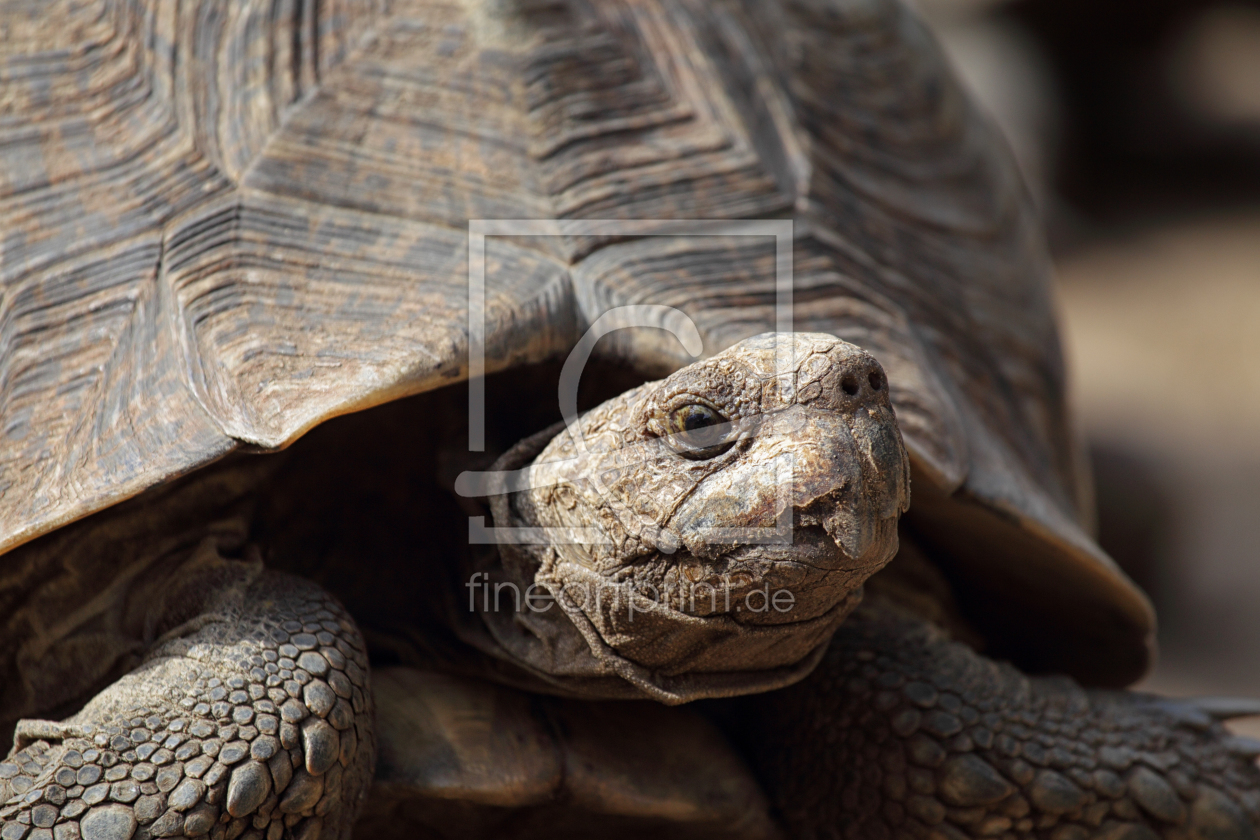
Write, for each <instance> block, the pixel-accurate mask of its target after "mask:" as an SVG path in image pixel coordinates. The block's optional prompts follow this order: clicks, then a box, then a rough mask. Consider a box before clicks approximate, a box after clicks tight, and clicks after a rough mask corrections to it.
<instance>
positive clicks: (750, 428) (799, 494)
mask: <svg viewBox="0 0 1260 840" xmlns="http://www.w3.org/2000/svg"><path fill="white" fill-rule="evenodd" d="M528 485H529V489H527V490H523V491H520V492H517V493H515V494H512V495H511V496H507V497H500V499H501V500H502V501H500V502H499V503H498V504H497V506H496V509H495V514H496V521H497V522H499V524H501V525H504V524H511V525H516V526H527V527H533V528H536V529H540V530H536V531H534V532H532V533H533V534H535V535H539V534H541V535H543V536H544V539H542V540H539V541H538V542H540V543H541V544H539V545H535V546H531V547H530V548H529V549H528V550H526V551H525V552H524V553H523V554H524V557H525V558H527V559H526V560H525V562H526V564H527V565H528V566H529V567H530V568H531V569H532V572H533V576H534V582H535V583H537V584H538V585H540V586H542V587H545V588H546V589H547V590H548V591H549V592H550V593H551V594H552V595H553V596H554V597H555V598H556V600H557V601H558V602H559V603H560V604H561V606H562V607H564V609H565V611H566V613H567V614H568V616H569V618H570V619H571V620H573V621H574V622H575V623H576V624H578V625H579V626H580V627H581V628H583V630H584V635H585V636H586V637H587V641H588V643H592V645H593V647H594V648H598V649H599V650H601V651H603V652H604V653H606V654H607V655H609V656H612V657H619V658H623V659H624V660H627V661H629V662H632V663H635V664H637V665H638V666H641V667H642V668H645V669H647V670H648V671H650V672H651V673H654V674H674V675H683V674H693V675H694V674H700V673H705V674H719V673H721V674H726V675H728V676H729V677H730V680H729V681H730V682H732V685H733V684H734V682H735V681H736V680H735V677H734V675H735V674H736V673H745V674H746V673H748V672H758V671H767V670H770V671H782V670H783V669H789V670H790V669H793V668H797V669H799V668H800V667H805V665H804V664H803V663H805V662H806V660H809V659H810V657H811V654H814V653H815V652H819V651H821V648H822V646H824V645H825V644H826V641H827V639H828V638H829V637H830V635H831V633H832V631H833V630H834V629H835V627H836V626H837V625H838V624H839V622H840V621H841V620H843V618H844V617H845V616H846V615H847V614H848V613H849V611H851V610H852V609H853V607H854V606H856V604H857V602H858V600H859V599H860V597H861V587H862V584H863V582H864V581H865V580H866V579H867V578H868V577H869V576H870V575H872V574H873V573H875V572H876V571H878V570H879V569H880V568H881V567H882V566H883V565H884V564H885V563H887V562H888V561H889V560H890V559H891V558H892V557H893V555H894V554H895V553H896V551H897V520H898V518H899V517H900V515H901V514H902V513H903V512H904V511H905V509H906V508H907V506H908V504H909V465H908V461H907V457H906V453H905V449H904V448H903V445H902V441H901V435H900V432H899V431H898V428H897V423H896V419H895V417H894V414H893V409H892V406H891V403H890V402H889V398H888V386H887V379H886V377H885V375H884V371H883V369H882V368H881V367H880V365H879V363H878V362H877V361H876V360H875V359H874V358H873V357H872V356H871V355H870V354H868V353H866V352H865V351H863V350H861V349H859V348H857V347H855V346H853V345H851V344H847V343H845V342H843V341H841V340H839V339H836V338H834V337H832V336H829V335H822V334H813V333H804V334H801V333H798V334H787V333H784V334H778V335H776V334H764V335H761V336H757V337H755V338H751V339H748V340H747V341H744V342H742V343H740V344H737V345H735V346H733V347H731V348H730V349H728V350H726V351H724V352H722V353H720V354H719V355H717V356H714V357H712V358H709V359H706V360H703V361H700V362H696V363H695V364H692V365H690V366H688V367H686V368H683V369H681V370H679V371H678V372H676V373H674V374H673V375H671V376H669V377H668V378H666V379H664V380H661V381H659V382H652V383H648V384H646V385H643V386H640V387H639V388H636V389H634V390H632V391H629V392H627V393H625V394H623V395H621V396H620V397H617V398H615V399H612V400H610V401H608V402H606V403H604V404H603V405H601V406H599V407H598V408H596V409H594V410H592V411H590V412H588V413H587V414H585V415H584V416H582V417H581V418H580V419H579V420H578V422H576V423H574V424H571V426H570V427H569V428H568V429H567V430H562V431H561V432H560V433H559V434H556V435H555V436H554V437H553V438H552V439H551V440H550V442H549V443H548V444H547V445H546V446H545V447H544V448H543V449H542V451H541V452H538V454H537V455H536V457H535V458H534V459H533V462H532V464H531V465H530V467H529V468H528ZM592 634H595V636H597V637H598V638H595V637H594V636H592ZM780 676H782V675H780ZM693 681H694V680H693ZM721 681H722V680H719V682H721ZM759 687H765V686H759ZM731 690H733V689H731ZM743 690H749V689H747V688H745V689H743ZM704 693H727V691H721V692H712V691H705V692H704Z"/></svg>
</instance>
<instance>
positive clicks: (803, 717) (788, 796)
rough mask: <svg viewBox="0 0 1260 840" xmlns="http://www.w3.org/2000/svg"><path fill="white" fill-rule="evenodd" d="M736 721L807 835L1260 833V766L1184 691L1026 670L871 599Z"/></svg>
mask: <svg viewBox="0 0 1260 840" xmlns="http://www.w3.org/2000/svg"><path fill="white" fill-rule="evenodd" d="M740 703H741V709H740V711H741V714H740V715H739V721H740V722H741V723H742V724H744V725H746V726H749V727H751V729H750V730H743V731H740V730H739V728H738V727H733V728H732V731H733V734H735V736H736V737H737V738H740V739H741V740H744V741H745V744H746V746H747V747H748V749H749V750H750V751H751V753H752V759H753V764H754V767H755V768H756V769H757V770H758V771H759V772H760V774H761V776H762V778H763V781H764V783H765V784H766V787H767V789H768V793H769V794H770V797H771V799H772V801H773V802H774V804H775V805H776V806H777V808H778V809H779V811H780V814H781V816H782V817H783V819H784V820H785V822H786V824H787V826H788V828H789V830H790V832H791V835H792V836H793V837H798V838H813V837H828V838H830V837H846V838H892V837H919V838H933V840H936V839H937V838H941V840H946V838H970V837H975V838H981V837H1006V838H1034V837H1035V838H1044V839H1045V840H1086V838H1108V840H1153V838H1159V837H1166V838H1179V840H1182V839H1183V840H1209V838H1210V840H1254V838H1255V837H1256V836H1257V833H1256V826H1257V824H1258V823H1260V771H1258V770H1257V768H1256V766H1255V764H1254V756H1255V751H1254V750H1252V749H1250V748H1251V746H1252V743H1251V742H1250V741H1247V740H1244V739H1238V738H1231V736H1230V735H1229V733H1228V732H1227V731H1226V730H1225V729H1224V727H1222V726H1221V725H1220V723H1218V722H1217V721H1216V720H1214V719H1213V717H1212V716H1211V715H1210V714H1208V712H1209V711H1212V709H1211V707H1210V706H1208V707H1206V709H1205V708H1200V707H1198V706H1196V705H1194V704H1192V703H1190V702H1188V701H1183V702H1177V701H1171V700H1163V699H1160V698H1156V697H1152V696H1150V695H1141V694H1135V693H1130V692H1120V691H1087V690H1084V689H1082V688H1080V687H1079V686H1077V685H1076V684H1075V683H1073V682H1072V681H1071V680H1068V679H1066V678H1028V677H1026V676H1024V675H1023V674H1020V673H1019V672H1017V671H1016V670H1015V669H1013V668H1011V667H1009V666H1007V665H1004V664H999V663H996V662H993V661H991V660H989V659H986V658H984V657H983V656H980V655H978V654H976V653H975V652H974V651H972V650H971V649H970V648H968V647H965V646H964V645H961V644H958V643H955V642H951V641H948V640H947V639H945V638H944V637H943V635H942V634H941V633H940V632H939V631H937V630H936V629H935V628H933V627H932V626H930V625H927V624H924V623H922V622H920V621H918V620H916V619H912V618H909V617H907V616H905V615H900V614H898V613H896V612H895V611H893V610H892V609H888V608H886V607H885V608H882V609H881V608H879V607H863V608H862V609H860V610H859V611H858V612H857V613H855V614H854V615H853V616H851V617H850V618H849V620H848V621H847V622H846V623H845V625H843V626H842V627H841V629H840V631H839V633H838V634H837V636H836V639H835V641H834V642H833V644H832V646H831V648H830V651H829V653H828V655H827V658H826V660H824V662H823V664H822V665H820V666H819V669H818V671H816V672H815V673H814V675H813V676H811V677H810V678H808V679H806V680H805V681H803V682H802V683H800V684H798V685H796V686H794V687H792V688H788V689H785V690H783V691H778V692H773V693H771V694H767V695H762V696H760V697H756V698H748V699H747V700H743V701H740Z"/></svg>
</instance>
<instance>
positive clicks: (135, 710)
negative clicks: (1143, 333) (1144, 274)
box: [0, 0, 1260, 840]
mask: <svg viewBox="0 0 1260 840" xmlns="http://www.w3.org/2000/svg"><path fill="white" fill-rule="evenodd" d="M3 22H4V24H5V27H6V35H7V37H6V38H5V39H4V46H3V58H2V59H0V67H2V68H3V69H2V70H0V74H3V78H4V83H5V96H4V100H3V106H2V107H3V109H4V111H3V113H4V120H3V127H2V129H0V130H2V131H3V132H4V139H3V145H4V149H5V152H4V155H3V158H2V159H0V193H2V194H3V196H4V198H3V204H2V208H3V209H2V210H0V212H3V214H4V218H5V223H4V231H5V234H4V238H3V240H2V242H3V244H2V245H0V248H2V249H3V250H2V251H0V253H2V255H3V257H2V259H0V272H3V276H4V287H3V288H4V292H3V297H0V312H2V314H0V324H2V325H3V342H2V343H0V399H2V403H0V414H2V415H3V418H4V426H3V435H4V437H3V445H2V446H0V453H3V458H2V461H0V476H2V478H0V492H3V496H4V501H5V504H4V506H3V509H2V510H0V522H2V527H0V540H2V547H3V549H4V550H5V551H6V552H7V554H6V556H5V557H4V559H3V560H2V561H0V564H2V565H0V570H2V571H0V581H3V587H2V588H0V593H3V594H2V600H0V617H2V618H3V622H2V625H0V626H2V627H3V631H2V636H0V638H3V639H4V642H5V643H4V645H3V646H0V651H2V653H0V673H3V674H4V680H3V686H2V687H0V718H2V719H3V721H4V724H3V725H4V726H5V727H6V728H12V730H13V732H14V745H13V750H12V752H11V753H10V754H9V756H8V758H7V759H6V760H5V761H4V762H0V803H3V804H2V805H0V822H2V823H3V827H2V828H0V838H3V840H14V838H40V840H44V838H49V837H53V838H58V839H59V840H64V838H73V837H84V838H88V840H97V838H107V839H108V840H117V839H118V838H133V837H134V838H148V837H168V836H181V835H182V836H194V837H196V836H209V837H211V838H216V840H217V838H237V837H248V838H251V839H252V838H261V837H267V838H269V840H276V838H281V837H285V838H302V840H311V838H317V837H327V838H334V837H348V836H351V834H352V833H354V834H357V835H358V836H366V837H390V836H400V837H404V836H405V837H414V836H417V835H420V836H430V835H432V836H491V837H498V836H507V835H509V834H510V835H511V836H516V837H528V836H534V835H541V834H544V833H545V834H547V835H548V836H550V837H555V836H589V834H590V833H591V832H592V831H594V830H599V831H601V832H603V833H605V834H608V835H610V836H611V835H617V834H619V833H620V834H624V835H626V836H641V835H642V833H643V832H645V831H654V832H657V833H658V834H661V835H662V836H681V835H686V836H689V837H698V836H699V837H704V836H714V837H774V836H794V837H814V836H817V837H836V836H841V835H843V836H845V837H858V838H862V837H873V838H875V837H879V838H883V837H892V836H897V837H901V836H905V837H931V838H938V837H945V838H956V837H960V836H962V837H981V836H1008V837H1045V838H1050V837H1053V838H1055V840H1067V838H1080V837H1087V836H1105V837H1115V838H1119V837H1125V838H1141V837H1150V836H1167V837H1186V838H1190V837H1194V838H1207V837H1212V838H1250V837H1254V836H1255V831H1256V828H1255V827H1256V825H1257V822H1258V821H1260V790H1258V785H1260V775H1258V774H1257V772H1256V770H1255V768H1254V766H1253V765H1252V759H1253V758H1254V757H1255V754H1256V750H1254V749H1253V748H1252V745H1251V744H1250V742H1247V741H1245V740H1242V739H1238V738H1234V737H1231V736H1230V735H1229V734H1228V732H1227V731H1226V730H1225V729H1224V728H1223V726H1222V724H1221V723H1220V721H1221V720H1223V719H1226V718H1228V717H1231V716H1233V715H1237V714H1247V713H1255V712H1257V711H1260V708H1258V707H1257V706H1256V705H1255V704H1253V703H1249V702H1246V701H1231V700H1222V699H1217V700H1203V701H1171V700H1165V699H1160V698H1156V697H1152V696H1148V695H1142V694H1134V693H1126V692H1123V691H1119V690H1118V689H1120V688H1122V687H1123V686H1125V685H1128V684H1130V683H1131V682H1133V681H1134V680H1135V679H1137V678H1138V677H1139V676H1140V675H1141V674H1142V673H1144V671H1145V670H1146V668H1147V667H1148V666H1149V663H1150V660H1151V656H1152V654H1153V644H1152V641H1151V640H1152V638H1153V629H1154V619H1153V616H1152V612H1151V609H1150V606H1149V604H1148V602H1147V601H1146V599H1145V597H1144V596H1143V595H1142V593H1141V592H1140V591H1139V590H1138V589H1137V588H1136V587H1135V586H1134V585H1133V584H1132V583H1131V582H1130V581H1129V580H1128V579H1127V578H1126V577H1125V576H1124V574H1123V573H1122V572H1121V571H1120V570H1119V569H1118V568H1117V567H1116V566H1115V565H1114V563H1112V562H1111V561H1110V560H1109V558H1108V557H1107V556H1106V555H1105V554H1104V553H1103V552H1102V551H1101V549H1099V547H1098V546H1097V544H1096V543H1095V542H1094V540H1093V539H1092V538H1091V536H1090V506H1091V500H1090V488H1089V481H1088V473H1087V470H1086V469H1085V467H1084V465H1083V463H1082V460H1081V458H1082V456H1081V449H1080V446H1079V444H1078V440H1077V436H1076V432H1075V430H1074V428H1073V425H1072V418H1071V414H1070V410H1069V405H1068V400H1067V397H1066V387H1065V373H1064V369H1063V363H1062V359H1061V352H1060V349H1059V345H1058V339H1057V333H1056V327H1055V322H1054V315H1053V292H1052V287H1051V275H1050V269H1049V262H1048V258H1047V256H1046V252H1045V248H1044V245H1043V243H1042V240H1041V236H1040V233H1039V232H1038V227H1037V221H1036V219H1035V217H1034V215H1033V213H1032V211H1031V209H1030V203H1029V200H1028V197H1027V195H1026V193H1025V191H1024V188H1023V186H1022V184H1021V182H1020V179H1019V177H1018V174H1017V173H1016V170H1015V169H1014V167H1013V165H1012V163H1011V160H1010V158H1009V155H1008V154H1007V152H1006V151H1005V148H1004V146H1003V144H1002V143H1001V141H1000V140H999V139H998V138H997V136H996V135H995V133H994V130H993V129H992V128H991V126H990V125H989V123H988V122H987V121H986V120H985V119H984V118H983V117H982V116H981V115H979V114H978V113H977V112H976V110H975V109H974V107H973V106H972V105H971V104H970V103H969V101H968V100H967V98H966V96H965V95H964V94H963V93H962V92H961V91H960V89H959V88H958V86H957V84H956V83H955V81H954V80H953V78H952V76H951V74H950V73H949V71H948V68H947V67H946V65H945V62H944V61H943V60H942V58H941V56H940V53H939V51H938V49H937V47H936V46H935V44H934V42H933V41H932V39H931V37H930V36H929V35H928V34H927V32H926V31H925V30H924V28H923V27H922V25H921V24H920V23H919V22H918V20H917V19H916V18H915V16H914V15H913V13H911V12H910V11H909V10H907V9H906V8H905V7H904V6H902V5H900V4H899V3H897V2H894V0H764V2H757V3H753V2H741V1H740V0H720V2H714V3H698V2H691V0H625V2H615V1H614V0H550V2H540V1H539V0H461V2H450V3H441V2H436V0H423V1H422V0H398V1H397V2H393V3H384V2H367V0H362V1H361V2H344V1H343V0H337V1H336V2H326V3H291V2H274V3H268V2H263V0H256V2H246V3H238V4H217V3H213V2H204V3H195V4H182V5H176V4H170V3H162V2H155V1H154V0H132V2H122V0H118V2H108V0H100V2H65V3H57V4H54V5H51V6H49V5H47V4H42V3H41V4H34V3H32V4H20V3H17V4H9V5H7V6H6V7H5V8H4V9H3ZM538 219H553V220H557V221H556V222H555V223H554V224H551V225H539V224H537V223H534V222H520V223H519V224H518V225H517V226H516V227H506V228H504V227H494V226H489V227H488V226H486V223H484V222H482V221H478V220H538ZM644 220H648V224H647V226H646V227H645V226H644V225H643V224H641V223H642V222H643V221H644ZM670 220H674V221H670ZM679 220H682V221H679ZM747 220H760V221H759V223H758V225H756V226H751V227H750V226H747V225H744V226H740V224H738V223H739V222H742V221H747ZM487 230H494V231H500V230H502V231H506V233H504V234H502V235H499V234H494V235H486V234H485V231H487ZM479 232H480V233H479ZM781 232H782V233H781ZM540 234H546V235H540ZM478 237H480V238H478ZM478 243H480V244H478ZM470 277H471V278H474V280H475V278H476V277H481V278H482V285H480V286H478V285H477V283H476V282H472V283H471V285H470V279H469V278H470ZM784 281H790V282H784ZM477 289H480V291H476V290H477ZM622 327H625V328H624V329H622ZM614 328H616V329H615V330H614ZM667 333H672V334H673V335H672V336H671V335H668V334H667ZM478 351H480V352H478ZM588 355H589V356H590V357H591V358H590V360H589V362H587V363H585V364H583V362H584V360H585V359H586V357H587V356H588ZM575 360H576V361H575ZM579 374H580V376H579ZM557 389H559V392H560V394H561V397H562V399H561V400H560V404H559V405H557V404H556V403H554V402H553V397H552V395H553V394H556V393H557ZM579 408H581V409H582V412H581V413H579V411H578V409H579ZM474 409H484V411H480V412H478V411H474ZM342 415H344V416H342ZM470 430H471V431H470ZM911 484H913V500H912V497H911V492H910V487H911ZM478 517H481V518H480V519H479V518H478ZM487 522H489V523H490V526H489V527H491V528H493V530H489V529H488V527H487ZM697 595H698V597H697ZM465 599H466V600H465ZM1081 686H1086V687H1081ZM596 701H598V702H596ZM373 779H375V781H374V782H373ZM356 818H358V822H357V826H358V827H357V828H356Z"/></svg>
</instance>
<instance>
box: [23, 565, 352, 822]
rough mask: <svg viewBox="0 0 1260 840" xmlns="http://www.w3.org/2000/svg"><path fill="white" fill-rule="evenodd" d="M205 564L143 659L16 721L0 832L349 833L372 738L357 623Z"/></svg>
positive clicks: (316, 593) (299, 590) (237, 570)
mask: <svg viewBox="0 0 1260 840" xmlns="http://www.w3.org/2000/svg"><path fill="white" fill-rule="evenodd" d="M202 571H203V572H206V573H205V574H202V575H201V576H200V577H199V579H198V580H196V581H190V582H189V586H188V587H187V589H186V591H185V593H184V594H183V596H182V597H181V598H179V599H177V601H178V606H177V607H176V608H175V609H173V610H172V611H170V619H169V621H170V623H173V624H174V625H175V626H174V627H173V628H172V629H171V630H170V631H168V632H167V633H166V635H165V636H159V641H158V643H157V644H156V645H155V646H154V648H153V649H152V651H151V653H150V654H149V655H148V656H147V657H146V659H145V661H144V662H143V664H141V666H140V667H138V668H137V669H136V670H134V671H132V672H131V673H130V674H128V675H127V676H125V677H123V678H122V679H120V680H119V681H118V682H116V683H114V684H113V685H111V686H110V687H109V688H107V689H106V690H105V691H103V692H102V693H101V694H99V695H97V696H96V697H95V698H94V699H93V700H92V701H91V702H89V703H88V704H87V706H85V707H84V708H83V710H82V711H80V712H79V713H78V714H76V715H75V716H74V717H72V718H70V719H68V720H66V721H63V722H60V723H57V722H53V721H23V722H22V723H21V724H20V725H19V726H18V729H17V733H16V737H15V744H14V751H13V753H12V754H11V755H10V756H9V757H8V758H7V759H6V760H5V761H4V762H2V763H0V824H2V825H0V838H3V840H73V838H83V839H84V840H147V838H154V837H179V836H187V837H210V838H212V840H235V838H240V837H243V838H248V840H262V839H263V838H267V840H280V838H286V839H287V838H292V840H298V839H299V838H300V840H315V838H343V837H349V833H350V827H351V825H352V823H353V820H354V817H355V815H356V813H357V810H358V806H359V802H360V800H361V798H362V795H363V793H364V791H365V790H366V788H367V785H368V783H369V781H370V779H371V769H372V762H373V753H374V746H375V744H374V736H373V729H372V707H371V700H370V695H369V689H368V682H367V658H366V656H365V654H364V646H363V642H362V639H361V638H360V636H359V633H358V630H357V629H356V628H355V626H354V624H353V622H352V621H351V619H350V617H349V616H348V615H347V614H346V612H345V611H344V610H343V609H342V608H341V606H340V605H339V604H337V603H336V602H335V601H333V600H332V599H331V598H330V597H329V596H328V595H327V594H325V593H324V592H323V591H322V590H320V589H319V588H318V587H317V586H315V585H314V584H312V583H310V582H308V581H304V580H300V579H298V578H293V577H288V576H285V575H280V574H276V573H272V572H266V571H263V570H262V569H261V567H260V566H259V565H258V564H250V563H242V562H236V561H222V562H218V563H213V564H210V565H209V566H207V567H204V568H203V569H202ZM192 604H199V605H200V606H199V607H197V608H193V609H190V605H192ZM189 613H192V615H191V617H189ZM159 629H160V628H159Z"/></svg>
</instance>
